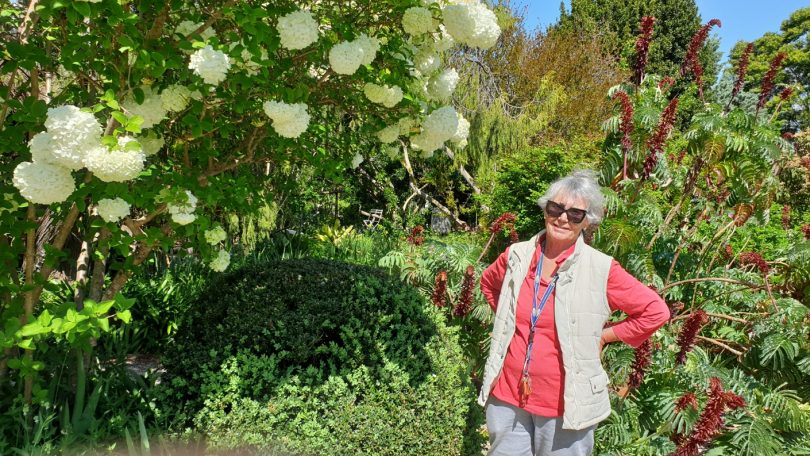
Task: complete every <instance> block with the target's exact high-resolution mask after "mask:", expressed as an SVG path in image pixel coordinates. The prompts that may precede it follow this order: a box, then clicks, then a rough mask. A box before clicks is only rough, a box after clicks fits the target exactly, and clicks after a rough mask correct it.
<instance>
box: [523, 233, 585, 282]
mask: <svg viewBox="0 0 810 456" xmlns="http://www.w3.org/2000/svg"><path fill="white" fill-rule="evenodd" d="M545 234H546V230H545V229H544V230H541V231H540V232H539V233H537V234H535V235H534V236H533V237H532V238H531V240H530V241H529V242H530V245H532V246H534V247H535V248H536V247H537V243H539V242H540V239H541V238H542V237H543V235H545ZM585 245H586V244H585V237H584V236H583V235H582V233H580V234H579V237H577V241H576V243H575V244H574V252H573V253H571V255H570V256H569V257H568V258H566V259H565V261H563V263H562V264H561V265H560V269H558V272H565V271H567V270H568V269H569V268H571V266H572V265H573V264H574V263H576V262H577V258H579V257H580V256H581V254H582V249H584V248H585ZM532 251H533V250H532Z"/></svg>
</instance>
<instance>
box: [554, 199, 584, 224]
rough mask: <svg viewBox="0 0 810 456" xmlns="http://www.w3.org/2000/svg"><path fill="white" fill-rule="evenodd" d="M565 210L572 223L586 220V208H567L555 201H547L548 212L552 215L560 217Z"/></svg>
mask: <svg viewBox="0 0 810 456" xmlns="http://www.w3.org/2000/svg"><path fill="white" fill-rule="evenodd" d="M563 212H565V213H566V214H567V215H568V221H569V222H571V223H580V222H582V221H583V220H585V214H587V212H586V211H585V209H577V208H575V207H571V208H568V209H566V208H565V206H563V205H562V204H559V203H555V202H554V201H549V202H547V203H546V214H548V215H550V216H552V217H559V216H561V215H562V214H563Z"/></svg>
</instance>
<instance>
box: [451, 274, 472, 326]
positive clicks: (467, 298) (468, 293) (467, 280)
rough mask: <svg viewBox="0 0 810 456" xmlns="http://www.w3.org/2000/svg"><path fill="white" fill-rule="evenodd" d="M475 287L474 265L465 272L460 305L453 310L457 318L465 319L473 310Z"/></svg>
mask: <svg viewBox="0 0 810 456" xmlns="http://www.w3.org/2000/svg"><path fill="white" fill-rule="evenodd" d="M474 287H475V268H473V267H472V265H470V266H467V269H466V270H465V271H464V280H463V281H462V282H461V293H459V296H458V303H456V307H455V308H453V315H455V316H457V317H465V316H467V315H468V314H469V313H470V311H471V310H472V305H473V298H474V296H473V292H474V289H473V288H474Z"/></svg>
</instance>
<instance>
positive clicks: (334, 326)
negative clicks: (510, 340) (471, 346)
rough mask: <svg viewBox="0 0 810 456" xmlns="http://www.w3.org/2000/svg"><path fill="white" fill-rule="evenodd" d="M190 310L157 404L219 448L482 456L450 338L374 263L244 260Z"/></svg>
mask: <svg viewBox="0 0 810 456" xmlns="http://www.w3.org/2000/svg"><path fill="white" fill-rule="evenodd" d="M192 309H193V311H192V312H191V314H190V315H188V317H187V318H186V319H185V321H184V322H183V323H181V326H180V328H179V329H178V332H177V336H176V344H175V345H174V346H173V347H171V349H170V352H169V353H167V354H166V358H165V361H166V365H167V367H168V369H169V374H168V375H167V378H166V379H165V381H164V384H165V385H167V388H166V391H165V397H164V399H165V401H164V403H163V408H164V413H179V416H181V417H185V420H186V421H187V422H192V423H193V424H194V426H195V427H196V428H197V429H198V430H199V431H200V432H202V433H205V434H206V435H207V436H208V438H209V442H210V444H212V445H213V446H216V447H224V448H233V447H239V446H244V445H251V446H262V445H267V444H270V443H271V442H272V445H273V446H274V448H277V449H278V448H279V447H280V446H281V447H282V448H284V449H286V450H288V451H291V452H298V453H304V454H309V453H317V454H334V455H336V454H375V455H377V454H379V455H383V454H392V455H393V454H396V455H404V454H418V455H426V454H436V455H439V454H441V455H449V454H462V453H464V454H467V453H475V452H476V451H479V452H480V441H479V440H480V436H479V435H478V434H477V432H476V431H477V428H478V427H479V425H480V423H481V419H482V417H481V412H480V409H479V408H478V407H477V406H476V405H474V404H473V403H472V401H473V399H474V397H475V393H474V391H473V387H472V385H471V384H470V381H469V374H468V372H467V369H466V364H465V362H464V360H463V358H462V354H461V349H460V348H459V344H458V342H457V338H458V336H457V334H456V333H455V332H454V331H453V330H450V329H448V328H446V327H445V325H444V323H443V321H442V317H441V315H440V314H439V313H438V312H437V311H436V310H435V309H433V308H432V307H431V306H429V305H428V304H426V303H425V300H424V298H422V297H421V296H420V295H419V293H418V292H417V291H416V290H415V289H413V288H411V287H409V286H407V285H404V284H403V283H402V282H400V281H399V280H397V279H396V278H393V277H390V276H388V275H387V274H385V273H384V272H382V271H380V270H378V269H374V268H370V267H365V266H357V265H350V264H345V263H338V262H333V261H326V260H315V259H304V260H292V261H282V262H274V263H265V264H262V263H248V264H246V265H245V266H243V267H242V268H240V269H238V270H235V271H233V272H231V273H229V274H227V275H224V276H222V277H220V278H219V279H218V280H216V281H214V282H213V283H212V284H211V286H210V288H209V289H208V290H207V291H206V292H204V293H203V294H202V295H201V297H200V298H199V300H198V301H197V302H196V303H195V304H194V305H193V306H192ZM177 407H181V408H182V410H178V409H177Z"/></svg>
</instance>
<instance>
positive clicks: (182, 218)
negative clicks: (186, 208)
mask: <svg viewBox="0 0 810 456" xmlns="http://www.w3.org/2000/svg"><path fill="white" fill-rule="evenodd" d="M196 219H197V216H196V215H194V214H190V213H188V212H178V213H176V214H172V221H173V222H174V223H176V224H178V225H188V224H189V223H191V222H193V221H194V220H196Z"/></svg>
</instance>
